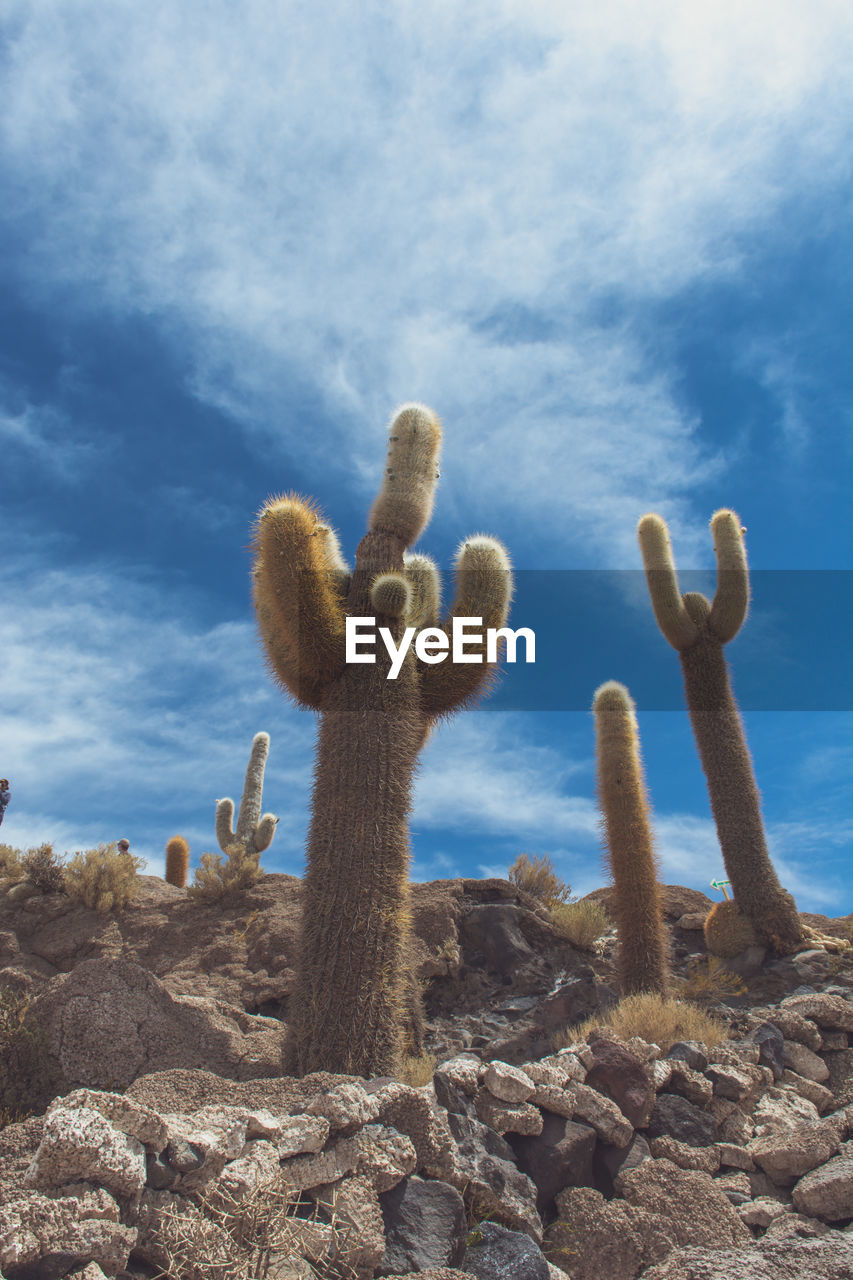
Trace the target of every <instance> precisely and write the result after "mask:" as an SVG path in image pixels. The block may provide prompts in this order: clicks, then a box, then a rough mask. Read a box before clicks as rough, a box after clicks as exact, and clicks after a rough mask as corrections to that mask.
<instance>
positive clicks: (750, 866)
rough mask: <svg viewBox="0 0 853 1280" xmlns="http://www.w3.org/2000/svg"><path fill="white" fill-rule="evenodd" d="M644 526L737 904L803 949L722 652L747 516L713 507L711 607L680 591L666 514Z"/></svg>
mask: <svg viewBox="0 0 853 1280" xmlns="http://www.w3.org/2000/svg"><path fill="white" fill-rule="evenodd" d="M637 531H638V534H639V538H640V549H641V551H642V553H643V563H644V564H645V568H646V581H647V582H648V586H649V594H650V595H651V599H652V607H653V609H654V612H655V617H656V618H657V621H658V625H659V627H660V629H661V631H662V632H663V634H664V636H665V637H666V639H667V640H668V641H669V643H670V644H671V645H672V647H673V648H674V649H677V650H678V656H679V658H680V659H681V668H682V671H683V673H684V686H685V690H686V695H687V706H688V710H689V712H690V721H691V724H692V726H693V733H694V735H695V738H696V743H697V746H698V748H699V756H700V759H701V761H702V768H703V770H704V773H705V778H706V781H707V783H708V793H709V795H710V799H711V811H712V812H713V815H714V821H715V823H716V826H717V836H718V838H719V841H720V848H721V850H722V854H723V861H724V862H725V866H726V874H727V875H728V878H729V880H730V881H731V885H732V891H733V895H734V900H735V902H736V903H737V906H738V908H739V910H740V911H741V912H742V914H743V915H744V916H746V917H747V919H748V920H749V922H750V923H751V925H752V927H753V928H754V930H755V932H756V934H757V935H758V937H759V938H760V940H761V941H762V942H763V943H764V944H765V945H767V946H770V947H772V948H773V949H774V950H775V951H777V952H779V953H780V954H789V953H791V952H793V951H796V949H797V947H799V946H801V945H802V943H803V940H804V935H803V930H802V926H801V924H800V920H799V917H798V915H797V907H796V903H795V902H794V899H793V898H792V897H791V895H790V894H789V893H787V892H786V891H785V890H784V889H783V888H782V886H781V885H780V884H779V881H778V879H777V876H776V872H775V871H774V869H773V864H772V863H771V861H770V854H769V853H768V850H767V841H766V839H765V834H764V823H763V821H762V818H761V801H760V796H759V792H758V787H757V785H756V782H755V774H754V772H753V767H752V759H751V758H750V754H749V749H748V748H747V745H746V738H745V736H744V731H743V724H742V722H741V718H740V713H739V711H738V708H737V704H736V703H735V700H734V695H733V694H732V689H731V685H730V683H729V673H728V666H727V664H726V659H725V656H724V654H723V645H725V644H726V643H727V642H728V641H729V640H731V639H733V637H734V636H736V635H737V633H738V631H739V630H740V627H741V624H742V623H743V620H744V618H745V617H746V611H747V607H748V605H749V571H748V569H747V564H746V552H745V550H744V545H743V533H742V530H741V525H740V520H739V519H738V517H737V516H736V515H735V513H734V512H733V511H727V510H721V511H717V512H715V513H714V516H713V518H712V520H711V532H712V534H713V537H714V552H715V555H716V558H717V590H716V593H715V595H714V600H713V603H710V602H709V601H708V600H707V599H706V598H705V596H703V595H701V594H700V593H698V592H687V593H686V594H685V595H682V594H681V592H680V591H679V587H678V577H677V575H676V571H675V563H674V561H673V557H672V547H671V545H670V540H669V530H668V529H667V527H666V524H665V522H664V521H663V520H662V519H661V517H660V516H658V515H653V514H649V515H645V516H643V518H642V519H641V520H640V523H639V526H638V530H637Z"/></svg>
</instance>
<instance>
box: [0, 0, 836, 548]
mask: <svg viewBox="0 0 853 1280" xmlns="http://www.w3.org/2000/svg"><path fill="white" fill-rule="evenodd" d="M851 43H853V30H851V23H850V21H849V15H848V14H847V11H846V9H845V7H844V6H841V5H838V4H835V3H833V2H832V0H824V2H823V3H818V4H817V5H816V6H815V5H812V6H810V7H809V10H808V13H806V12H805V11H804V10H803V9H802V6H801V5H798V4H797V3H796V0H782V2H780V0H776V2H774V3H772V4H771V3H770V2H769V0H766V2H763V3H759V4H755V5H752V6H750V9H749V11H748V12H746V11H744V10H743V7H742V6H735V5H733V4H730V3H723V4H717V5H714V6H710V5H691V6H689V7H687V8H685V6H683V5H680V4H678V3H675V0H649V2H647V3H644V4H642V5H634V4H630V3H626V2H625V0H606V2H605V3H604V4H601V5H598V6H596V9H595V11H594V13H593V12H591V11H589V10H588V9H585V10H568V9H566V8H565V6H563V7H560V6H557V7H555V6H553V5H552V4H546V3H541V4H536V5H533V6H531V5H530V4H528V3H525V4H524V5H521V4H520V3H515V2H513V3H509V4H507V5H505V6H503V7H502V8H501V10H500V13H498V12H497V11H496V10H495V9H494V7H493V6H490V5H485V4H474V5H473V6H467V7H466V10H465V14H464V17H463V16H462V15H461V14H460V13H459V12H458V11H456V10H454V9H453V7H452V6H446V5H444V4H441V3H436V4H431V5H427V6H426V7H425V8H421V9H417V8H413V7H411V6H409V5H403V6H399V7H397V8H396V9H393V10H391V11H390V12H389V11H388V10H387V9H385V10H382V11H381V13H380V10H379V9H378V8H373V7H370V6H368V7H367V8H365V7H364V6H362V7H360V8H359V10H358V11H357V12H356V11H355V10H353V9H351V8H347V7H346V6H344V5H340V6H333V10H332V11H330V10H329V9H328V7H327V8H326V9H324V10H323V11H322V12H321V11H319V10H318V11H317V12H316V13H315V14H313V15H311V14H308V13H307V12H306V13H301V14H300V16H299V19H298V20H297V19H296V17H295V14H294V13H293V12H291V11H283V10H281V9H280V8H278V7H275V6H271V5H267V4H261V5H256V6H252V7H251V8H250V9H249V10H247V11H245V12H244V11H243V10H241V11H240V13H239V14H238V13H237V12H236V11H235V10H234V9H233V8H231V7H230V6H227V5H225V4H221V3H220V4H214V5H213V6H211V5H204V6H202V5H201V4H189V5H183V6H180V7H175V6H174V5H167V4H165V3H153V4H150V5H146V6H145V7H144V9H139V8H138V7H137V6H133V5H130V4H127V3H121V4H118V5H114V6H111V7H109V8H104V7H103V6H94V5H91V4H89V3H85V2H84V0H77V2H75V3H71V4H66V5H62V6H56V5H54V4H48V3H45V4H41V5H36V6H21V7H19V8H18V10H17V12H16V16H15V21H14V23H13V27H12V39H11V41H10V44H9V46H8V48H7V51H6V54H5V63H6V66H5V73H6V74H5V82H6V88H5V92H4V113H3V125H2V129H3V141H4V148H5V157H6V164H7V166H8V173H9V177H10V181H11V183H12V188H13V190H14V192H15V194H16V197H17V201H16V208H17V210H18V211H19V214H20V215H21V216H22V217H23V218H25V219H26V223H27V228H28V234H29V235H30V237H31V239H30V244H31V250H30V254H29V257H28V264H27V270H28V272H29V275H30V279H31V283H32V287H34V288H44V287H45V282H46V280H47V278H48V277H49V278H50V279H51V280H52V281H56V280H57V279H61V280H64V281H66V282H67V283H68V285H70V286H72V287H77V288H80V289H85V291H86V295H87V298H88V300H89V301H90V302H91V300H92V298H93V297H94V296H97V297H98V298H99V299H100V300H101V303H102V304H106V305H112V306H115V307H117V308H119V309H121V310H122V311H140V310H141V311H143V312H145V313H147V314H154V315H156V316H159V317H160V320H161V323H163V324H165V325H168V326H169V327H170V328H171V330H172V331H173V333H174V334H175V335H176V337H179V338H180V340H181V341H182V342H183V343H185V344H186V345H187V347H188V348H189V350H190V351H191V353H192V356H193V360H194V363H195V373H194V380H195V387H196V390H197V393H198V394H199V395H200V396H203V397H205V398H207V399H210V400H211V401H213V402H215V403H217V404H219V405H220V406H221V407H227V408H228V409H229V411H230V412H232V413H233V414H234V415H235V416H237V417H238V418H239V419H240V420H241V421H243V422H244V423H245V424H246V425H247V426H248V427H250V428H251V430H253V431H258V430H261V431H263V432H264V433H265V434H267V435H269V436H273V437H274V438H277V439H278V440H279V441H280V444H281V446H282V447H283V448H287V447H288V446H289V443H290V441H291V439H292V438H293V437H294V436H295V434H296V432H297V431H298V430H299V428H300V426H301V423H299V422H297V421H295V420H294V419H293V418H290V417H288V415H287V412H286V411H285V412H284V413H282V411H281V405H282V403H283V402H285V403H286V399H285V396H284V393H285V392H286V390H287V389H288V388H289V387H292V385H293V383H294V381H295V382H296V383H297V384H300V385H303V386H306V387H309V388H310V389H311V392H312V394H313V395H315V396H317V397H318V398H319V400H320V402H321V403H322V404H324V405H325V408H326V412H327V414H328V417H329V419H330V421H331V422H335V423H337V424H338V431H339V435H338V439H337V442H336V448H335V450H334V461H333V462H332V464H331V465H332V466H333V467H337V468H339V469H340V470H341V472H343V471H344V469H346V470H351V469H352V468H353V467H354V468H355V471H356V475H358V476H362V477H364V483H365V487H366V488H369V487H372V486H373V484H374V483H375V475H376V469H377V467H378V466H379V459H380V458H381V454H382V450H381V424H382V422H383V421H384V419H385V416H386V414H387V411H388V408H389V406H390V405H391V404H393V403H394V402H398V401H400V400H403V399H409V398H412V397H416V398H421V399H426V400H428V401H431V402H435V403H436V407H437V408H438V409H439V410H440V411H441V412H442V413H443V414H444V416H445V417H446V420H447V423H448V445H447V466H446V471H447V481H446V493H445V496H444V498H443V501H444V502H446V503H447V510H449V511H452V510H454V509H455V507H456V506H458V505H461V504H463V503H464V505H465V508H466V510H470V511H471V512H472V514H473V515H474V517H475V518H476V519H477V521H478V522H479V523H482V521H483V517H484V516H486V515H487V513H488V512H489V510H490V509H491V508H492V507H493V506H494V503H495V499H496V497H497V496H498V495H499V496H500V499H501V505H502V507H503V508H504V509H510V510H513V509H514V511H515V512H516V513H517V514H516V516H515V517H514V518H515V519H517V520H518V521H519V522H520V521H521V520H522V518H523V513H524V512H526V511H527V510H528V509H529V507H530V504H531V502H532V501H534V500H536V501H537V502H544V501H548V502H549V508H550V512H551V514H550V519H549V528H550V531H551V535H552V539H553V538H556V539H557V546H558V547H559V544H560V543H563V544H565V545H571V544H574V543H577V542H578V541H579V540H580V536H579V535H580V531H581V529H583V531H584V539H583V541H584V542H585V545H586V547H587V548H588V549H589V548H591V547H594V548H597V554H599V555H601V556H604V557H606V558H607V559H608V562H610V563H612V564H616V565H625V564H628V563H635V562H636V548H635V547H634V545H633V539H632V534H631V530H632V528H633V522H634V521H635V519H636V516H637V514H638V512H639V511H640V510H642V509H643V508H644V507H645V506H646V505H648V503H649V502H651V503H653V504H655V505H658V506H662V507H663V508H664V509H665V511H664V513H665V514H666V515H667V516H668V517H670V518H672V519H673V520H676V521H679V522H683V523H685V525H689V524H690V523H691V513H690V509H689V501H688V498H687V493H688V490H689V488H690V486H691V485H694V484H695V483H696V482H697V481H700V480H702V479H703V478H707V477H708V475H709V474H712V473H713V472H714V471H715V470H719V468H721V467H725V465H726V459H725V457H723V456H716V455H715V454H713V453H709V451H708V449H707V447H706V446H703V445H702V444H701V443H700V440H699V438H698V435H697V430H698V425H699V424H698V423H697V422H695V421H694V420H692V419H691V418H690V417H689V416H685V414H684V412H683V411H682V409H681V408H680V406H679V404H678V397H677V396H676V394H675V389H674V388H673V386H672V385H670V382H669V380H668V377H667V376H666V375H665V374H662V373H661V372H660V369H659V364H658V362H657V361H656V360H655V359H654V358H653V356H652V354H650V352H649V349H648V335H647V334H646V333H644V332H643V330H642V326H641V324H639V323H638V318H637V315H638V313H637V310H636V308H637V307H638V305H641V304H642V305H645V304H646V303H648V302H650V301H653V300H655V299H659V298H663V297H671V296H673V295H674V294H677V293H679V292H681V291H684V290H687V289H689V288H690V287H691V286H693V285H695V284H697V283H700V282H703V281H706V280H708V279H719V278H732V277H735V276H737V274H738V273H739V272H740V271H741V270H742V268H743V248H742V237H743V236H744V235H747V234H754V233H756V232H757V231H759V230H762V229H766V228H769V227H771V226H773V227H774V233H775V234H782V235H784V227H779V226H777V225H776V224H775V220H776V218H777V214H778V211H779V209H780V208H782V207H783V206H784V204H785V201H786V200H787V199H788V198H789V197H790V196H791V195H792V193H796V192H799V191H802V190H804V189H812V190H815V189H818V188H821V187H824V188H827V187H829V186H831V185H832V184H833V183H835V182H838V181H839V179H840V175H841V166H842V156H843V154H844V150H845V147H844V143H845V139H846V136H847V130H848V127H849V114H850V113H849V107H850V98H851V90H850V84H849V77H848V68H849V63H850V52H851V48H850V46H851ZM508 314H509V315H514V316H515V322H514V323H513V324H510V325H508V324H506V323H505V318H506V316H507V315H508ZM533 314H535V316H536V324H535V325H534V324H531V323H530V322H529V317H530V316H531V315H533ZM498 316H501V317H503V318H504V322H502V323H497V322H496V317H498ZM484 451H487V453H488V456H489V460H490V466H489V478H488V480H487V479H486V478H485V477H484V475H483V469H482V466H481V459H482V456H483V453H484ZM328 458H329V452H328V442H326V447H325V448H324V450H323V456H322V459H321V458H320V456H319V454H318V455H317V457H316V458H315V460H314V463H313V466H314V468H315V469H316V470H318V471H319V470H320V468H321V467H322V468H324V469H326V468H328V466H329V461H328ZM308 465H309V466H310V465H311V464H310V462H309V464H308ZM509 518H510V520H512V518H513V517H512V516H510V517H509ZM624 530H628V532H627V533H626V532H624ZM554 554H555V555H556V556H558V555H559V550H557V551H556V552H555V553H554ZM703 559H704V560H707V555H705V556H704V557H703Z"/></svg>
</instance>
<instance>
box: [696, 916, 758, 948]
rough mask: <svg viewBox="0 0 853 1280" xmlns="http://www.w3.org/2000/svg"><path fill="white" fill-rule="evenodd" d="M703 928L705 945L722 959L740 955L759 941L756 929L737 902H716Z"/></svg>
mask: <svg viewBox="0 0 853 1280" xmlns="http://www.w3.org/2000/svg"><path fill="white" fill-rule="evenodd" d="M702 929H703V932H704V934H705V946H706V947H707V948H708V950H709V951H710V952H711V954H712V955H715V956H719V957H720V959H721V960H730V959H731V958H732V956H739V955H740V954H741V952H743V951H746V949H747V947H754V946H755V944H756V943H757V942H758V938H757V937H756V936H755V930H754V929H753V927H752V925H751V924H750V922H749V920H748V919H747V917H746V916H745V915H744V914H743V912H742V911H741V910H740V908H739V907H738V904H737V903H736V902H715V903H714V905H713V907H712V908H711V910H710V911H709V912H708V914H707V916H706V917H705V923H704V925H703V926H702Z"/></svg>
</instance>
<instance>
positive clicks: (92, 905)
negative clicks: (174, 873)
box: [65, 841, 144, 915]
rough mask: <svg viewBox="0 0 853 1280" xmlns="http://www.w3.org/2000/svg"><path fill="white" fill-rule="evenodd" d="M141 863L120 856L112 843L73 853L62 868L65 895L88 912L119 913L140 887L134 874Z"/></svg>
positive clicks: (129, 857) (127, 855) (134, 859)
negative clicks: (81, 904)
mask: <svg viewBox="0 0 853 1280" xmlns="http://www.w3.org/2000/svg"><path fill="white" fill-rule="evenodd" d="M143 864H144V860H143V859H142V858H136V857H134V855H133V854H132V853H119V851H118V849H117V848H116V846H115V842H114V841H112V842H111V843H110V844H99V845H98V846H97V848H95V849H87V850H86V852H85V853H75V855H74V857H73V858H72V859H71V861H70V862H69V864H68V866H67V867H66V868H65V892H66V893H67V894H68V896H69V898H75V899H76V900H77V901H78V902H82V903H84V904H85V906H87V907H88V908H89V909H90V911H100V912H101V913H102V914H104V915H106V913H107V912H108V911H121V910H122V908H124V907H125V906H126V905H127V903H128V901H129V900H130V898H132V897H133V895H134V894H135V893H136V891H137V889H138V888H139V878H138V876H137V872H138V871H139V868H140V867H141V866H143Z"/></svg>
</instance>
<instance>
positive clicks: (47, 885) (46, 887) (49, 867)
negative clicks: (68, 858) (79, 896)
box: [21, 844, 65, 893]
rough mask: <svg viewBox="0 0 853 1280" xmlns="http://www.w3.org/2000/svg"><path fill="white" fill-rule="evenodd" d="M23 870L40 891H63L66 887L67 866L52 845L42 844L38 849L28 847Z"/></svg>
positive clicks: (22, 862)
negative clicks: (64, 865) (60, 859)
mask: <svg viewBox="0 0 853 1280" xmlns="http://www.w3.org/2000/svg"><path fill="white" fill-rule="evenodd" d="M21 870H22V871H23V873H24V875H25V877H26V878H27V880H29V881H30V883H31V884H34V885H35V887H36V888H37V889H38V891H39V893H62V890H63V889H64V887H65V868H64V867H63V865H62V863H61V862H60V861H59V859H58V858H57V856H56V854H55V853H54V852H53V846H52V845H49V844H40V845H39V847H38V848H37V849H28V850H27V852H26V853H25V854H24V856H23V857H22V858H21Z"/></svg>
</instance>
